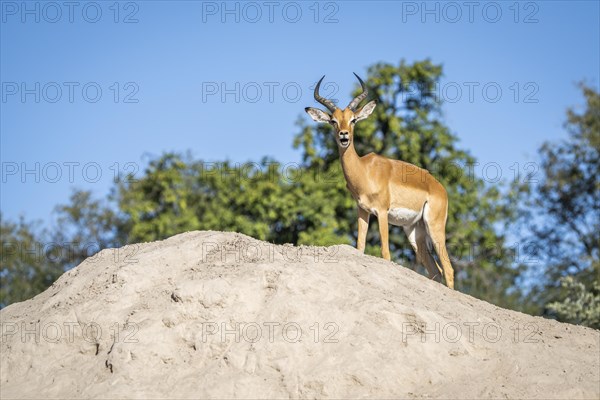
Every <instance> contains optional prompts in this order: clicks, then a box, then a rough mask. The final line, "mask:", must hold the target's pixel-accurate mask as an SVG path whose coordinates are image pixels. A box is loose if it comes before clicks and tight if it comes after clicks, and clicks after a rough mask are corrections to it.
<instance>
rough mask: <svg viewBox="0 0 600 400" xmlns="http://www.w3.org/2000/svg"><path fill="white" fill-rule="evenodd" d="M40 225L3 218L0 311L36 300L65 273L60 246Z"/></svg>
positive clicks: (0, 259)
mask: <svg viewBox="0 0 600 400" xmlns="http://www.w3.org/2000/svg"><path fill="white" fill-rule="evenodd" d="M36 225H37V224H34V223H31V222H26V221H25V220H24V219H23V218H21V219H19V221H18V222H12V221H7V220H5V219H4V218H2V217H1V216H0V234H1V237H2V248H1V253H0V261H1V265H0V308H3V307H6V306H7V305H9V304H11V303H14V302H17V301H23V300H26V299H29V298H31V297H33V296H35V295H36V294H38V293H39V292H41V291H43V290H45V289H46V288H47V287H48V286H50V285H51V284H52V282H54V281H55V280H56V278H58V277H59V276H60V274H62V272H63V271H64V270H63V268H62V265H61V263H60V261H61V260H60V257H58V256H57V248H56V246H53V245H52V243H51V241H50V240H49V239H48V234H47V232H46V231H43V230H42V231H40V230H39V229H38V227H37V226H36Z"/></svg>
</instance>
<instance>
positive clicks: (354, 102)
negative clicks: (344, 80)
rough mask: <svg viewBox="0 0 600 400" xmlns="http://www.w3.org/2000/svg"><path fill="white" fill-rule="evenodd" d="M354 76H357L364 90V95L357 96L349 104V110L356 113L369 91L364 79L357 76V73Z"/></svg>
mask: <svg viewBox="0 0 600 400" xmlns="http://www.w3.org/2000/svg"><path fill="white" fill-rule="evenodd" d="M353 74H354V76H356V77H357V78H358V81H359V82H360V87H361V88H362V93H361V94H359V95H358V96H356V97H355V98H354V99H353V100H352V101H351V102H350V104H348V108H349V109H351V110H352V111H356V107H357V106H358V105H359V104H360V102H361V101H363V100H364V99H365V98H366V97H367V95H368V94H369V90H368V89H367V87H366V86H365V83H364V82H363V80H362V79H360V76H358V75H356V73H354V72H353Z"/></svg>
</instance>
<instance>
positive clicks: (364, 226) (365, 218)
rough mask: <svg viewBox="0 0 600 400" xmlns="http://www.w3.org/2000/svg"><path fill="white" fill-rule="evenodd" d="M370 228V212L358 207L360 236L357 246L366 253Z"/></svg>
mask: <svg viewBox="0 0 600 400" xmlns="http://www.w3.org/2000/svg"><path fill="white" fill-rule="evenodd" d="M368 230H369V213H368V212H367V211H365V210H363V209H362V208H360V207H358V238H357V240H356V248H357V249H358V250H359V251H362V252H363V253H364V251H365V243H366V242H367V231H368Z"/></svg>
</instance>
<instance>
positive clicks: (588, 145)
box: [519, 84, 600, 327]
mask: <svg viewBox="0 0 600 400" xmlns="http://www.w3.org/2000/svg"><path fill="white" fill-rule="evenodd" d="M580 87H581V90H582V93H583V96H584V98H585V101H586V104H585V108H584V109H583V110H582V111H581V112H577V110H575V109H572V108H571V109H569V110H567V121H566V123H565V128H566V130H567V133H568V137H567V139H566V140H563V141H558V142H546V143H544V144H543V145H542V147H541V148H540V171H541V178H540V179H539V181H538V182H537V183H535V182H534V183H526V184H523V185H521V186H520V187H519V190H520V196H521V198H520V200H521V201H520V204H521V206H520V212H521V215H520V219H521V222H522V224H523V226H524V232H523V233H522V235H523V238H524V239H525V240H529V241H531V242H532V243H533V244H534V245H535V249H536V258H537V260H538V263H536V264H535V265H533V268H535V270H537V271H538V273H537V274H534V276H535V281H536V285H535V286H534V288H533V290H532V292H531V294H530V300H531V301H532V302H533V303H534V304H537V305H538V307H539V308H540V311H539V312H541V313H543V314H544V315H548V316H552V317H557V318H559V319H561V320H563V321H567V322H574V323H584V324H588V325H590V326H596V327H598V325H597V321H598V319H599V318H600V304H599V302H598V279H599V276H598V274H599V273H600V261H599V259H600V249H599V248H600V244H599V240H598V233H599V232H600V180H599V179H598V177H599V176H600V95H599V93H598V91H597V90H594V89H593V88H591V87H588V86H586V85H584V84H581V85H580ZM594 299H595V300H594ZM587 307H591V308H589V309H587V310H585V308H587ZM589 313H591V314H593V315H591V316H589ZM583 315H588V317H582V316H583ZM594 321H596V322H594ZM594 324H596V325H594Z"/></svg>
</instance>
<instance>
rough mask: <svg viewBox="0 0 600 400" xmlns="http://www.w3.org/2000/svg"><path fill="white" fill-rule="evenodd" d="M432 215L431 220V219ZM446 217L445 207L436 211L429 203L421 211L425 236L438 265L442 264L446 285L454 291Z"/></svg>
mask: <svg viewBox="0 0 600 400" xmlns="http://www.w3.org/2000/svg"><path fill="white" fill-rule="evenodd" d="M432 214H433V216H434V217H433V218H432ZM446 216H447V206H446V205H444V207H443V208H441V207H438V209H437V210H436V209H432V207H430V206H429V203H427V204H425V207H424V209H423V221H424V222H425V228H426V230H427V236H428V237H429V240H430V241H431V243H432V246H433V248H434V249H435V252H436V253H437V255H438V258H439V260H440V263H441V264H442V271H443V272H444V279H445V280H446V285H447V286H448V287H449V288H450V289H454V269H453V268H452V264H451V263H450V256H449V255H448V250H447V249H446Z"/></svg>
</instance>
